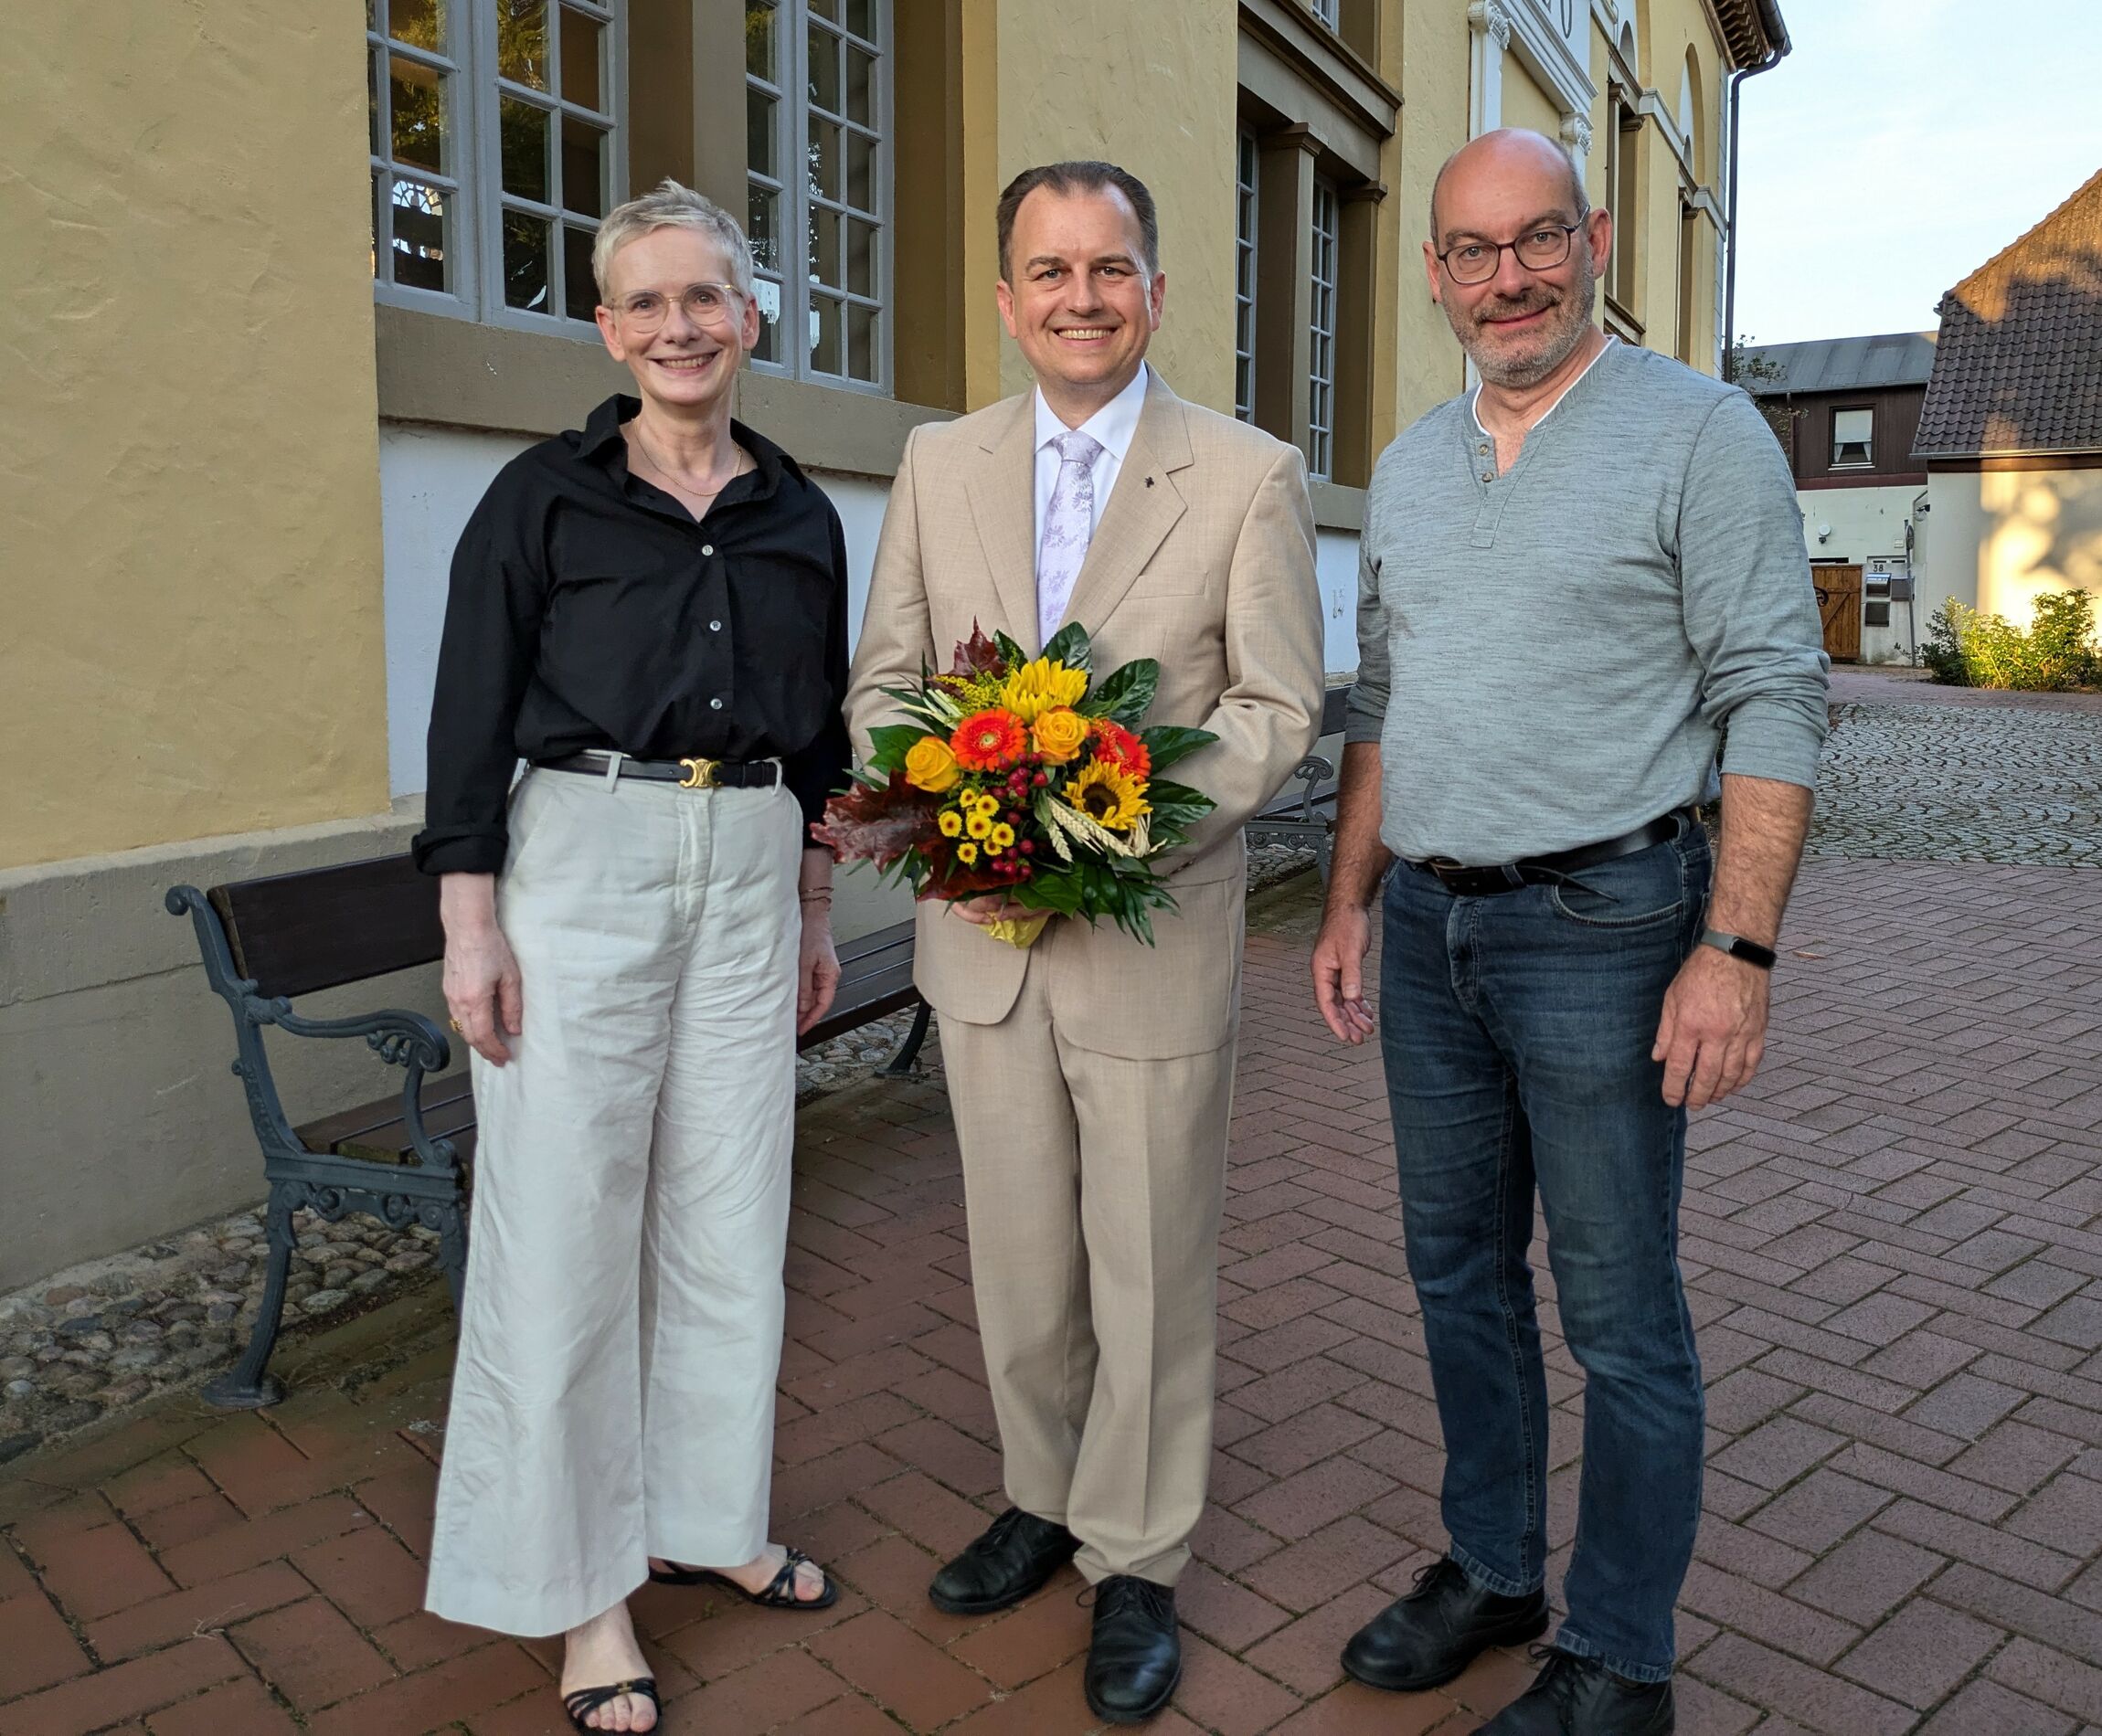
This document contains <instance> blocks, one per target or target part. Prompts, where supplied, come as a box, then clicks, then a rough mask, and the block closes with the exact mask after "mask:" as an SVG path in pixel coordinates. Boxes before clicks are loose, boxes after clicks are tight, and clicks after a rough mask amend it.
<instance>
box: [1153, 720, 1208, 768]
mask: <svg viewBox="0 0 2102 1736" xmlns="http://www.w3.org/2000/svg"><path fill="white" fill-rule="evenodd" d="M1139 739H1140V740H1141V741H1142V742H1144V743H1145V744H1146V752H1147V753H1148V754H1149V755H1150V756H1152V761H1153V769H1154V770H1155V771H1157V772H1158V771H1165V770H1166V769H1167V768H1168V767H1170V766H1173V764H1174V763H1175V762H1176V761H1177V760H1178V759H1184V758H1187V757H1189V756H1190V755H1192V754H1194V753H1195V752H1196V751H1197V749H1198V748H1200V747H1209V746H1211V745H1212V744H1213V743H1214V742H1216V740H1218V737H1217V736H1215V735H1213V734H1212V732H1211V731H1210V730H1208V729H1185V728H1184V726H1183V725H1180V724H1156V725H1153V727H1152V728H1151V729H1149V730H1146V731H1144V732H1142V733H1141V736H1140V737H1139Z"/></svg>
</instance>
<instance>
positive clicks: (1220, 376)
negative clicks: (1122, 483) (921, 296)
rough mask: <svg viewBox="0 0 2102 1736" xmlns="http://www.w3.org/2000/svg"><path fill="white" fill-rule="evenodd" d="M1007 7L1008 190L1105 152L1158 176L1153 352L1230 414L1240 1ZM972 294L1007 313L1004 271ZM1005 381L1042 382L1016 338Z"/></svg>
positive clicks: (1011, 0)
mask: <svg viewBox="0 0 2102 1736" xmlns="http://www.w3.org/2000/svg"><path fill="white" fill-rule="evenodd" d="M967 10H968V8H967ZM998 12H999V53H998V64H999V81H998V90H999V95H998V107H999V117H998V131H999V140H1000V146H999V180H1000V184H1001V185H1005V184H1006V182H1007V181H1008V179H1009V178H1011V177H1012V176H1014V175H1018V174H1020V173H1021V172H1022V171H1023V170H1024V169H1025V168H1029V167H1031V166H1032V165H1034V164H1039V163H1049V162H1055V161H1056V160H1058V159H1060V158H1067V157H1099V156H1105V155H1107V156H1110V157H1112V158H1113V159H1114V160H1115V161H1117V162H1118V163H1120V164H1121V165H1122V166H1123V167H1125V168H1127V169H1129V170H1131V173H1132V174H1133V175H1137V176H1138V177H1139V178H1140V179H1141V181H1143V182H1145V184H1146V185H1147V186H1149V187H1150V188H1151V189H1152V193H1153V198H1154V201H1155V203H1156V204H1157V205H1158V206H1159V207H1160V215H1161V268H1162V271H1163V272H1164V273H1165V274H1166V276H1167V280H1168V301H1167V311H1166V313H1165V315H1164V317H1163V319H1162V323H1161V329H1160V331H1159V332H1158V333H1156V334H1155V335H1154V338H1153V344H1152V350H1151V351H1150V352H1149V354H1150V357H1151V359H1152V361H1153V362H1154V363H1156V364H1157V365H1158V366H1159V367H1160V370H1161V372H1162V375H1163V376H1165V377H1166V378H1167V380H1168V381H1169V383H1170V384H1171V385H1172V386H1173V387H1174V388H1175V390H1176V391H1177V392H1178V393H1180V394H1181V395H1182V396H1183V397H1186V398H1189V399H1191V400H1193V401H1194V402H1196V403H1199V404H1205V405H1209V406H1210V407H1211V408H1214V409H1217V410H1225V411H1227V412H1229V413H1230V412H1231V411H1232V409H1233V407H1234V126H1235V122H1234V107H1235V92H1236V89H1237V82H1236V67H1237V30H1238V23H1237V16H1236V9H1235V8H1234V7H1233V6H1231V5H1195V6H1191V5H1179V6H1168V5H1132V4H1131V0H1057V4H1056V5H1046V4H1044V0H1001V3H1000V5H999V8H998ZM1463 64H1464V63H1463ZM995 193H996V194H997V189H995ZM970 293H971V296H973V297H977V296H979V295H982V297H983V300H982V302H973V303H972V312H971V318H972V319H973V321H976V320H977V319H978V318H980V317H984V318H989V319H993V320H995V321H997V318H998V316H997V314H995V313H994V312H993V281H992V280H991V278H987V279H986V280H985V281H983V283H982V285H981V284H979V283H977V282H973V283H972V284H971V286H970ZM979 308H982V309H983V313H982V315H981V314H980V313H979V312H978V311H977V310H978V309H979ZM1000 380H1001V386H1000V389H1001V391H1002V392H1003V393H1013V392H1019V391H1023V390H1024V389H1025V388H1026V387H1027V386H1028V384H1029V374H1028V370H1027V368H1026V367H1025V366H1024V364H1023V361H1022V356H1021V354H1020V352H1019V351H1017V350H1016V349H1015V348H1014V345H1013V344H1005V343H1004V342H1003V351H1002V359H1001V365H1000ZM975 384H976V383H975V381H974V382H973V386H974V391H973V397H974V398H975Z"/></svg>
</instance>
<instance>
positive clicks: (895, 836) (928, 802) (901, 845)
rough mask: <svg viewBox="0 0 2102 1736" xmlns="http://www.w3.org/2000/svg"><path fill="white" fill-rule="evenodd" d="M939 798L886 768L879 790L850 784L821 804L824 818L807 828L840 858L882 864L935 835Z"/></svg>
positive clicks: (899, 773)
mask: <svg viewBox="0 0 2102 1736" xmlns="http://www.w3.org/2000/svg"><path fill="white" fill-rule="evenodd" d="M940 806H941V799H940V797H939V796H930V795H929V794H928V793H927V792H926V791H925V790H922V789H914V788H913V787H912V786H911V785H910V784H908V783H907V782H906V781H905V774H904V773H903V772H901V771H896V772H892V773H891V775H890V783H889V785H888V787H887V788H886V789H870V788H869V787H868V786H867V785H865V784H856V785H855V787H854V788H853V789H849V790H847V791H846V792H845V793H844V795H839V796H834V797H833V799H831V800H830V801H828V802H826V803H825V805H824V818H823V820H819V821H818V822H817V824H816V825H814V826H812V828H811V829H810V835H811V837H812V839H813V840H815V841H816V842H819V843H821V844H828V845H830V846H831V847H832V850H833V853H834V854H835V855H837V856H838V857H839V858H840V860H841V861H843V862H853V861H857V860H861V859H866V860H867V861H869V862H873V863H875V864H876V866H877V867H878V868H887V867H889V866H890V864H891V863H894V862H896V861H897V859H898V858H899V857H900V856H902V855H904V854H905V852H907V851H908V850H910V849H912V848H914V847H915V846H916V845H918V844H921V843H923V842H925V841H926V840H927V839H929V838H930V837H933V836H936V835H937V834H936V832H935V829H934V816H935V814H936V812H937V811H938V810H940Z"/></svg>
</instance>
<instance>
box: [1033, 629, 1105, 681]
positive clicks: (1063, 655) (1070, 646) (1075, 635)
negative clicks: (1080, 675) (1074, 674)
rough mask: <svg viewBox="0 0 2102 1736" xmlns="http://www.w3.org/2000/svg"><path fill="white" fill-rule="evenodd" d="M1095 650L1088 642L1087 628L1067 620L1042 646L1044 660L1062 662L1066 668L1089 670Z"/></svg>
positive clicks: (1091, 666)
mask: <svg viewBox="0 0 2102 1736" xmlns="http://www.w3.org/2000/svg"><path fill="white" fill-rule="evenodd" d="M1094 655H1095V652H1094V649H1093V647H1091V646H1090V645H1089V644H1088V630H1087V629H1086V628H1085V627H1083V626H1081V625H1080V623H1079V622H1078V621H1067V623H1066V625H1065V626H1063V627H1061V628H1060V629H1059V630H1057V631H1056V633H1054V634H1053V635H1052V636H1051V642H1050V643H1049V644H1048V645H1046V646H1045V647H1044V656H1045V660H1046V662H1054V663H1064V664H1065V665H1066V667H1067V669H1078V670H1091V669H1092V668H1093V667H1094V665H1093V663H1092V662H1091V661H1090V660H1091V659H1092V658H1093V657H1094Z"/></svg>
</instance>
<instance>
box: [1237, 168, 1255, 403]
mask: <svg viewBox="0 0 2102 1736" xmlns="http://www.w3.org/2000/svg"><path fill="white" fill-rule="evenodd" d="M1238 149H1239V154H1238V156H1237V161H1236V167H1235V175H1234V188H1235V191H1234V414H1235V415H1236V416H1237V417H1239V418H1241V420H1242V421H1244V422H1252V421H1254V420H1255V419H1256V135H1255V134H1254V133H1252V132H1248V131H1247V129H1246V128H1243V129H1242V131H1241V133H1240V141H1239V147H1238Z"/></svg>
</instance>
